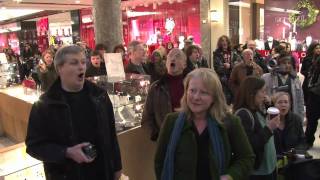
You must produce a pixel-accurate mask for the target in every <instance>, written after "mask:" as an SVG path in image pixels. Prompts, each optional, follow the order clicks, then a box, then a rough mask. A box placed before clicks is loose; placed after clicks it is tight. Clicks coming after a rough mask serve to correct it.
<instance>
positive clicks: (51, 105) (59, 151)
mask: <svg viewBox="0 0 320 180" xmlns="http://www.w3.org/2000/svg"><path fill="white" fill-rule="evenodd" d="M84 88H87V89H88V92H89V94H90V100H92V102H93V103H92V104H94V109H95V110H96V117H97V123H98V124H97V127H98V129H97V132H95V133H97V134H98V136H99V141H101V142H100V144H101V146H102V147H101V150H102V152H104V154H103V155H102V156H103V160H102V162H103V163H104V164H102V165H101V166H104V167H105V173H106V177H107V178H106V179H105V180H113V179H114V177H113V176H114V172H116V171H119V170H121V169H122V165H121V157H120V149H119V145H118V140H117V135H116V131H115V120H114V114H113V108H112V104H111V101H110V99H109V97H108V95H107V93H106V92H105V91H104V90H103V89H100V88H98V87H97V86H96V85H94V84H93V83H91V82H89V81H85V84H84ZM72 141H73V136H72V121H71V113H70V107H69V105H67V103H66V100H65V98H64V96H63V95H62V88H61V81H60V79H58V80H56V81H55V83H54V84H53V85H52V86H51V88H50V89H49V90H48V92H46V93H45V94H43V95H42V96H41V97H40V99H39V101H38V102H36V103H35V104H33V106H32V110H31V113H30V117H29V125H28V132H27V137H26V142H25V143H26V145H27V153H28V154H29V155H31V156H32V157H34V158H36V159H38V160H41V161H43V164H44V170H45V173H46V176H47V179H48V177H50V178H49V180H61V179H66V180H69V179H70V178H67V177H68V169H72V168H77V166H76V165H75V162H73V161H72V160H70V159H67V158H66V157H65V151H66V149H67V147H70V146H72V145H73V144H72ZM99 166H100V165H99ZM80 173H81V172H80Z"/></svg>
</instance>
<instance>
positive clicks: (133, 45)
mask: <svg viewBox="0 0 320 180" xmlns="http://www.w3.org/2000/svg"><path fill="white" fill-rule="evenodd" d="M140 44H142V43H141V42H140V41H131V42H130V43H129V44H128V53H132V52H134V51H136V50H137V47H138V46H139V45H140Z"/></svg>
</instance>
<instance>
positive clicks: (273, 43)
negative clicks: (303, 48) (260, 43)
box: [264, 36, 279, 50]
mask: <svg viewBox="0 0 320 180" xmlns="http://www.w3.org/2000/svg"><path fill="white" fill-rule="evenodd" d="M278 45H279V42H278V41H276V40H274V39H273V37H272V36H268V38H267V41H266V42H265V43H264V49H265V50H271V49H272V48H274V47H276V46H278Z"/></svg>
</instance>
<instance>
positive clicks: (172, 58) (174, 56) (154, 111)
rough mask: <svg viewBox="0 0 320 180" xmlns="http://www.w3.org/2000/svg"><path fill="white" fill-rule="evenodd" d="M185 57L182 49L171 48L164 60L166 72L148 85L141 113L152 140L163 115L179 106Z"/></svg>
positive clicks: (154, 139)
mask: <svg viewBox="0 0 320 180" xmlns="http://www.w3.org/2000/svg"><path fill="white" fill-rule="evenodd" d="M186 59H187V58H186V56H185V54H184V52H183V51H182V50H180V49H177V48H174V49H172V50H171V51H170V52H169V54H168V56H167V60H166V68H167V74H165V75H164V76H163V77H162V78H161V79H159V80H157V81H155V82H154V83H152V85H151V87H150V90H149V92H148V97H147V100H146V103H145V106H144V110H143V114H142V127H143V128H145V127H146V129H147V130H148V133H150V139H151V140H152V141H156V140H157V138H158V135H159V132H160V128H161V125H162V122H163V120H164V118H165V116H166V115H167V114H168V113H170V112H174V111H175V109H176V108H179V107H180V99H181V97H182V95H183V91H184V90H183V79H184V76H185V75H186V74H185V73H186V72H185V71H184V70H185V68H186Z"/></svg>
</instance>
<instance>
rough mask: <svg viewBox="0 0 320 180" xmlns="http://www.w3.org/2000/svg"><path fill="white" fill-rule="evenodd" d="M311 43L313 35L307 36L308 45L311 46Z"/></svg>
mask: <svg viewBox="0 0 320 180" xmlns="http://www.w3.org/2000/svg"><path fill="white" fill-rule="evenodd" d="M311 43H312V37H311V36H310V35H309V36H307V37H306V45H307V47H309V46H310V44H311Z"/></svg>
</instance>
